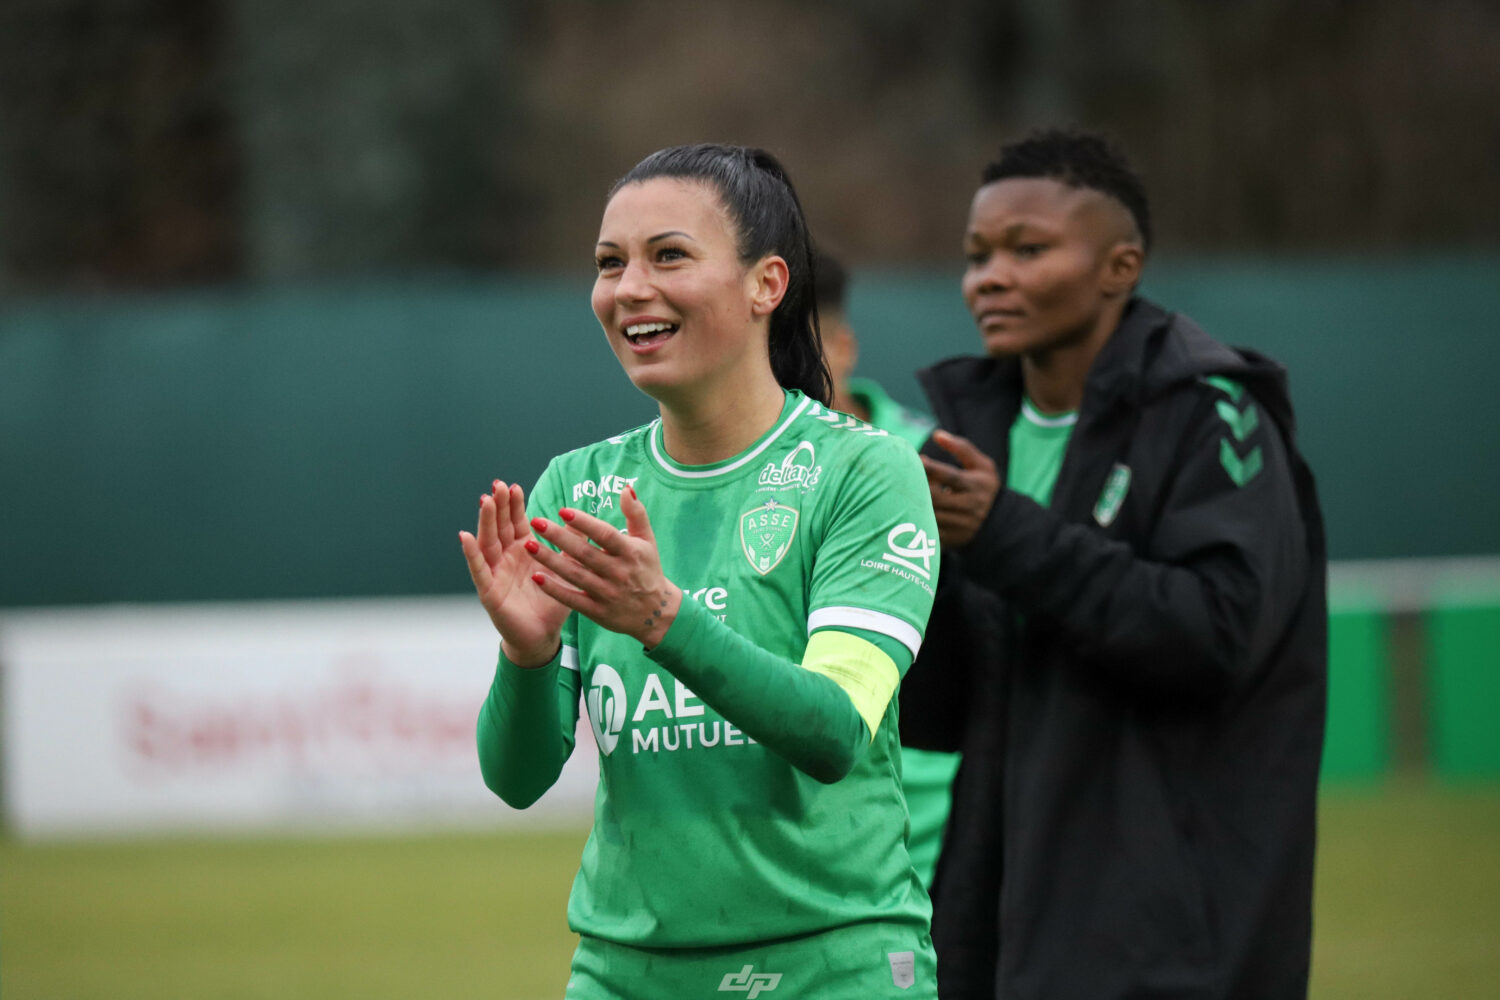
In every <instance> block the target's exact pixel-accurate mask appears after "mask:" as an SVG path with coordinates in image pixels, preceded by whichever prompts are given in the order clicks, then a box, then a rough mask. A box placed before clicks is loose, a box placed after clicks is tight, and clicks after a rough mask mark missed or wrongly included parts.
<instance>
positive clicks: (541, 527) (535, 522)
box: [531, 517, 547, 535]
mask: <svg viewBox="0 0 1500 1000" xmlns="http://www.w3.org/2000/svg"><path fill="white" fill-rule="evenodd" d="M531 526H532V527H533V528H535V529H536V530H537V531H540V532H541V533H542V534H544V535H545V534H546V533H547V522H546V521H544V520H542V519H541V518H539V517H533V518H532V519H531Z"/></svg>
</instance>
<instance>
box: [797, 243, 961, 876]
mask: <svg viewBox="0 0 1500 1000" xmlns="http://www.w3.org/2000/svg"><path fill="white" fill-rule="evenodd" d="M814 260H815V261H816V267H814V268H813V274H814V281H813V285H814V287H813V293H814V297H815V298H816V299H817V303H818V325H819V328H820V329H821V331H822V334H823V348H824V352H825V354H826V355H827V357H828V373H829V375H830V376H831V377H832V378H833V408H834V409H835V410H840V411H842V412H844V413H849V414H852V415H854V416H856V417H858V418H859V419H861V420H864V421H868V422H869V423H871V424H874V425H875V426H876V427H879V428H881V429H883V430H887V431H890V432H891V433H892V434H894V435H895V436H896V437H899V438H901V440H903V441H906V442H907V443H908V444H910V445H911V446H912V447H913V448H921V447H922V445H923V444H925V443H926V441H927V439H928V437H930V436H931V435H932V431H933V428H934V427H935V426H936V424H935V423H934V422H933V419H932V418H931V417H929V416H927V415H926V414H925V413H919V412H917V411H916V410H913V409H911V408H909V407H906V406H903V405H901V403H899V402H897V401H896V400H895V399H892V398H891V396H890V394H889V393H887V392H886V391H885V388H884V387H883V386H881V385H880V383H879V382H876V381H875V380H874V379H870V378H863V377H861V376H858V375H855V374H854V369H855V367H856V365H857V364H858V362H859V337H858V336H857V335H856V334H855V332H854V327H853V325H852V324H851V323H850V321H849V313H848V308H847V297H848V286H849V272H848V271H847V270H846V269H845V267H844V265H843V263H842V262H841V261H839V259H838V258H837V257H834V256H833V255H832V254H829V253H827V252H824V251H819V252H817V253H816V255H815V257H814ZM958 760H959V758H958V754H956V753H944V752H941V751H935V750H918V749H915V748H914V747H904V748H903V749H902V753H901V787H902V788H903V790H904V791H905V793H906V808H907V811H908V812H909V813H910V815H911V834H910V836H909V838H908V842H907V851H908V852H909V853H910V854H911V861H912V864H913V865H914V866H915V867H916V869H917V874H918V875H920V876H921V877H922V882H923V884H925V885H927V886H928V887H929V888H931V886H932V876H933V872H934V871H935V870H936V868H937V859H938V852H939V851H940V850H941V848H942V843H943V830H944V829H945V827H946V826H947V823H948V812H949V809H950V802H951V799H952V792H953V776H954V775H955V774H956V773H957V771H958Z"/></svg>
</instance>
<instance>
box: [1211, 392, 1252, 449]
mask: <svg viewBox="0 0 1500 1000" xmlns="http://www.w3.org/2000/svg"><path fill="white" fill-rule="evenodd" d="M1214 409H1216V410H1218V411H1219V419H1220V420H1223V421H1224V422H1225V423H1226V424H1228V425H1229V430H1230V432H1231V433H1232V434H1234V439H1235V440H1236V441H1243V440H1245V435H1246V434H1249V433H1251V432H1252V431H1254V430H1255V428H1257V427H1259V426H1260V411H1259V410H1257V409H1256V408H1255V404H1254V403H1251V404H1249V405H1248V406H1246V407H1245V411H1244V412H1243V413H1241V412H1240V411H1239V410H1236V409H1235V408H1234V404H1232V403H1226V402H1225V401H1224V400H1222V399H1221V400H1219V401H1218V402H1217V403H1215V404H1214Z"/></svg>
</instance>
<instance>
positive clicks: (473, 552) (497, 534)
mask: <svg viewBox="0 0 1500 1000" xmlns="http://www.w3.org/2000/svg"><path fill="white" fill-rule="evenodd" d="M530 540H532V535H531V525H530V524H529V523H528V522H527V520H526V494H525V493H524V492H523V491H522V489H521V487H520V486H518V485H516V484H514V483H512V484H511V485H510V486H506V485H505V484H504V483H503V482H501V481H500V480H498V479H497V480H495V484H494V488H493V492H491V493H490V494H488V495H486V496H482V497H480V498H479V536H478V537H477V538H476V537H475V536H474V535H471V534H469V533H468V532H467V531H460V532H459V533H458V541H459V544H461V545H462V546H463V549H464V557H465V558H467V559H468V561H469V576H470V577H472V578H473V580H474V589H475V591H477V592H478V594H479V603H481V604H483V605H484V610H485V611H487V612H488V613H489V616H490V621H491V622H493V623H494V625H495V630H496V631H498V632H499V633H500V646H501V649H502V650H503V651H504V653H505V658H506V659H508V660H510V662H512V663H514V664H515V665H516V666H519V667H540V666H542V665H544V664H546V663H547V662H548V661H549V660H551V659H552V657H554V656H556V655H557V649H558V646H559V645H560V644H561V643H562V626H563V622H564V621H565V620H566V619H567V617H568V614H569V609H568V608H567V607H566V606H565V605H563V604H561V603H559V602H558V601H557V600H555V599H554V598H552V597H549V596H547V594H546V593H545V592H544V591H543V590H542V588H541V587H539V586H537V585H536V583H535V581H533V580H532V576H533V574H535V573H536V572H537V571H538V570H539V569H540V568H541V567H540V566H538V565H537V563H536V560H534V559H533V558H532V557H531V553H529V552H527V551H526V542H528V541H530Z"/></svg>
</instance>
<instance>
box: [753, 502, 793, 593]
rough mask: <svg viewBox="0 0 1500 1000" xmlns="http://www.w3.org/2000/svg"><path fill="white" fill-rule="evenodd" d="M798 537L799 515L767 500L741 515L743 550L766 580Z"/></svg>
mask: <svg viewBox="0 0 1500 1000" xmlns="http://www.w3.org/2000/svg"><path fill="white" fill-rule="evenodd" d="M796 537H797V511H796V509H795V508H793V507H788V506H787V505H786V504H781V503H777V502H776V501H775V500H767V501H766V502H765V503H763V504H761V505H760V506H758V507H753V508H751V509H750V510H747V511H745V513H743V514H741V515H740V548H741V549H743V550H744V553H745V558H746V559H748V560H750V565H751V566H752V567H753V568H754V569H755V572H757V573H759V574H760V575H761V576H765V575H766V574H767V573H769V572H771V570H773V569H775V568H776V565H777V564H778V563H780V562H781V560H782V559H783V558H784V557H785V556H786V554H787V551H788V550H789V549H791V547H792V539H794V538H796Z"/></svg>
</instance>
